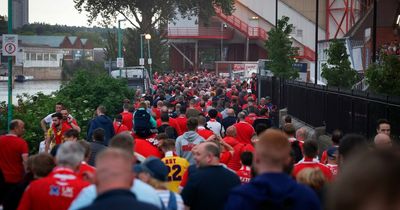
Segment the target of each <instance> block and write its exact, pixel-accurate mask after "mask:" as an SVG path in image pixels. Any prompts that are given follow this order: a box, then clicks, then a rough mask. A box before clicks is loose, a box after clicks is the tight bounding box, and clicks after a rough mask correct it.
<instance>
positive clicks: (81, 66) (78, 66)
mask: <svg viewBox="0 0 400 210" xmlns="http://www.w3.org/2000/svg"><path fill="white" fill-rule="evenodd" d="M78 71H90V73H91V74H104V73H107V71H106V70H105V69H104V68H103V64H102V63H96V62H94V61H89V60H85V59H81V60H78V61H75V62H73V63H64V65H63V70H62V72H61V79H62V80H63V81H67V80H70V79H71V78H72V77H73V76H74V74H75V73H76V72H78Z"/></svg>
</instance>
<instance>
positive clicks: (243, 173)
mask: <svg viewBox="0 0 400 210" xmlns="http://www.w3.org/2000/svg"><path fill="white" fill-rule="evenodd" d="M236 174H237V175H238V176H239V179H240V182H242V184H246V183H249V182H250V180H251V168H250V166H242V167H241V168H240V169H239V170H238V171H236Z"/></svg>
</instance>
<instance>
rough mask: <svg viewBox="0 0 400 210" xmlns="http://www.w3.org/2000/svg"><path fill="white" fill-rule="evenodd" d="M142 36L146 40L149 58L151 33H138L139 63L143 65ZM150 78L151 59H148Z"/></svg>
mask: <svg viewBox="0 0 400 210" xmlns="http://www.w3.org/2000/svg"><path fill="white" fill-rule="evenodd" d="M143 37H144V38H145V39H146V40H147V43H148V48H149V49H148V52H149V58H150V39H151V35H150V34H140V59H139V65H140V66H144V57H143ZM149 66H150V78H151V71H152V69H151V59H150V63H149Z"/></svg>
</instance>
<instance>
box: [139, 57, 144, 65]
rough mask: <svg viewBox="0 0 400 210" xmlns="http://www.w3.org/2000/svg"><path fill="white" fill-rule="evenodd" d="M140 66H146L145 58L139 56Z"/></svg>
mask: <svg viewBox="0 0 400 210" xmlns="http://www.w3.org/2000/svg"><path fill="white" fill-rule="evenodd" d="M139 66H144V58H139Z"/></svg>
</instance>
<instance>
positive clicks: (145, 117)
mask: <svg viewBox="0 0 400 210" xmlns="http://www.w3.org/2000/svg"><path fill="white" fill-rule="evenodd" d="M133 123H134V128H133V129H134V130H135V133H136V134H137V135H138V136H140V137H148V136H150V135H151V123H150V114H149V113H148V112H147V111H146V110H142V109H140V110H137V111H136V112H135V116H134V118H133Z"/></svg>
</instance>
